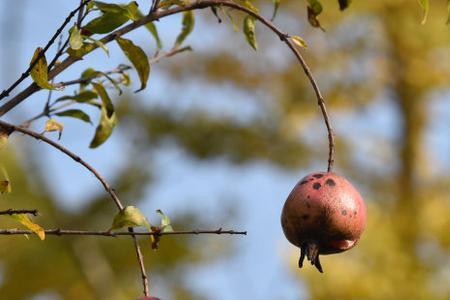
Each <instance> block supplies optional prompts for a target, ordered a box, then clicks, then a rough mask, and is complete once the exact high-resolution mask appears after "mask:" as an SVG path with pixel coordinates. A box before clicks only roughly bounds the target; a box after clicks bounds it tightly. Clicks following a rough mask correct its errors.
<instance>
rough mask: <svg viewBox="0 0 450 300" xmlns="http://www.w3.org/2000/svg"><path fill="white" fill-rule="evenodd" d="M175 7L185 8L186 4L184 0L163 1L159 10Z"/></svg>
mask: <svg viewBox="0 0 450 300" xmlns="http://www.w3.org/2000/svg"><path fill="white" fill-rule="evenodd" d="M173 5H177V6H181V7H182V6H184V5H185V3H184V1H183V0H161V1H160V2H159V5H158V8H169V7H171V6H173Z"/></svg>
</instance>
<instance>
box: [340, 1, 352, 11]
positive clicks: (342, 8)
mask: <svg viewBox="0 0 450 300" xmlns="http://www.w3.org/2000/svg"><path fill="white" fill-rule="evenodd" d="M338 2H339V9H340V10H344V9H346V8H347V7H348V6H349V5H350V3H352V0H338Z"/></svg>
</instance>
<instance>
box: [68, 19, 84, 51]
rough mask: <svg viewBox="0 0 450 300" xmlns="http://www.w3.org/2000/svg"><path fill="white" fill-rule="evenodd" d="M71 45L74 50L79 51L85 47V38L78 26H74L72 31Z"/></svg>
mask: <svg viewBox="0 0 450 300" xmlns="http://www.w3.org/2000/svg"><path fill="white" fill-rule="evenodd" d="M69 45H70V48H71V49H73V50H78V49H80V48H81V47H82V46H83V37H82V36H81V31H80V29H79V28H78V26H77V25H74V26H73V27H72V28H71V30H70V38H69Z"/></svg>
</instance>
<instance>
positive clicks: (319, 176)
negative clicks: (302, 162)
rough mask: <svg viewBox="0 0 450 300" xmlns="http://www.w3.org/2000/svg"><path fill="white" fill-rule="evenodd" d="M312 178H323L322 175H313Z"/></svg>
mask: <svg viewBox="0 0 450 300" xmlns="http://www.w3.org/2000/svg"><path fill="white" fill-rule="evenodd" d="M313 177H314V178H317V179H319V178H322V177H323V174H314V175H313Z"/></svg>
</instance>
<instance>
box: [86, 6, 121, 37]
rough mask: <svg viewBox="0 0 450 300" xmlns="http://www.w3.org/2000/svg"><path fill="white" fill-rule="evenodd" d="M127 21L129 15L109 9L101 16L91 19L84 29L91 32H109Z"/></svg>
mask: <svg viewBox="0 0 450 300" xmlns="http://www.w3.org/2000/svg"><path fill="white" fill-rule="evenodd" d="M127 21H128V17H127V16H126V15H124V14H123V13H122V12H120V13H117V12H111V11H107V12H105V13H104V14H103V15H101V16H100V17H98V18H95V19H93V20H92V21H90V22H89V23H88V24H87V25H86V26H84V27H83V29H84V30H87V31H88V32H91V33H109V32H111V31H113V30H114V29H116V28H118V27H120V26H122V25H123V24H125V23H126V22H127Z"/></svg>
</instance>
